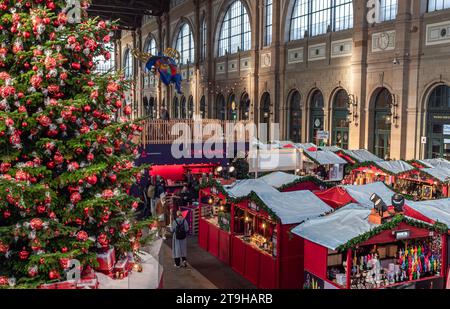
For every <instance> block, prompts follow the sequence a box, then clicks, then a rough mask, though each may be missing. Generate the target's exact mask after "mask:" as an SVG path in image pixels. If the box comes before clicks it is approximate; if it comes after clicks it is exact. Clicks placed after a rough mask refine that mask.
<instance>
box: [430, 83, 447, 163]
mask: <svg viewBox="0 0 450 309" xmlns="http://www.w3.org/2000/svg"><path fill="white" fill-rule="evenodd" d="M427 106H428V109H427V113H428V115H427V137H428V139H427V143H428V147H427V154H426V156H427V158H429V159H433V158H445V159H447V160H450V144H447V143H446V140H449V139H450V134H446V133H449V130H450V125H449V124H450V87H449V86H447V85H440V86H437V87H436V88H434V90H433V92H432V93H431V95H430V97H429V99H428V104H427Z"/></svg>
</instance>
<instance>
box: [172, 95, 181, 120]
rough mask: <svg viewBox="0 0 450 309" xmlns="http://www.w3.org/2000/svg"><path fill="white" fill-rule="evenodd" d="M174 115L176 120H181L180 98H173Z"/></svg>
mask: <svg viewBox="0 0 450 309" xmlns="http://www.w3.org/2000/svg"><path fill="white" fill-rule="evenodd" d="M172 115H173V118H174V119H179V118H180V102H179V101H178V97H174V98H173V106H172Z"/></svg>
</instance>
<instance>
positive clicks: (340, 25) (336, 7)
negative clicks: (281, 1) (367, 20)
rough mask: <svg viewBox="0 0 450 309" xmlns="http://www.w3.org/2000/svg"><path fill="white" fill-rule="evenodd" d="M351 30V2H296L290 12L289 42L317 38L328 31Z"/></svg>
mask: <svg viewBox="0 0 450 309" xmlns="http://www.w3.org/2000/svg"><path fill="white" fill-rule="evenodd" d="M351 28H353V2H352V0H328V1H317V0H296V1H295V3H294V8H293V10H292V16H291V25H290V40H291V41H294V40H300V39H303V38H304V37H305V35H307V36H310V37H311V36H317V35H321V34H325V33H327V32H328V31H342V30H346V29H351Z"/></svg>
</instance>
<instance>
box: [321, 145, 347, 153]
mask: <svg viewBox="0 0 450 309" xmlns="http://www.w3.org/2000/svg"><path fill="white" fill-rule="evenodd" d="M320 149H322V150H327V151H331V152H339V151H341V150H342V148H340V147H338V146H321V147H320Z"/></svg>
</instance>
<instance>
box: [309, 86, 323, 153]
mask: <svg viewBox="0 0 450 309" xmlns="http://www.w3.org/2000/svg"><path fill="white" fill-rule="evenodd" d="M310 104H311V105H310V106H311V109H310V120H311V123H310V130H309V131H310V136H309V137H310V141H311V142H312V143H314V144H316V145H319V142H320V141H319V140H318V139H317V133H318V132H319V131H323V130H324V127H325V126H324V122H325V111H324V102H323V95H322V92H320V90H316V91H315V92H314V93H313V95H312V96H311V102H310Z"/></svg>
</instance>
